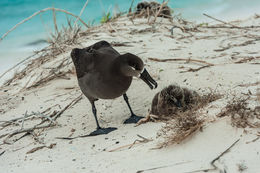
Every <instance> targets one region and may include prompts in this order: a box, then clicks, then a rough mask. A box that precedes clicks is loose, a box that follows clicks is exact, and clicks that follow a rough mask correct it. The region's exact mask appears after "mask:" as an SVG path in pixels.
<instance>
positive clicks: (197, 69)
mask: <svg viewBox="0 0 260 173" xmlns="http://www.w3.org/2000/svg"><path fill="white" fill-rule="evenodd" d="M211 66H212V65H205V66H202V67H199V68H189V69H188V70H186V71H181V72H180V73H186V72H197V71H199V70H201V69H204V68H208V67H211Z"/></svg>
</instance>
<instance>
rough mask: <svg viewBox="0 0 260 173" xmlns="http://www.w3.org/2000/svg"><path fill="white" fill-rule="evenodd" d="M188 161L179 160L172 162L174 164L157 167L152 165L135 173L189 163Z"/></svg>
mask: <svg viewBox="0 0 260 173" xmlns="http://www.w3.org/2000/svg"><path fill="white" fill-rule="evenodd" d="M189 162H190V161H187V162H179V163H174V164H170V165H164V166H158V167H154V168H149V169H143V170H139V171H137V172H136V173H142V172H146V171H149V172H150V171H153V170H157V169H162V168H167V167H172V166H176V165H182V164H185V163H189Z"/></svg>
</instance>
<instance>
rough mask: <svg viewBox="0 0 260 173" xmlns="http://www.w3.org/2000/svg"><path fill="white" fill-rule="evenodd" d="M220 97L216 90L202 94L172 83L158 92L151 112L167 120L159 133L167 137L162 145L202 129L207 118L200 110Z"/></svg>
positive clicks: (159, 118)
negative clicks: (200, 114)
mask: <svg viewBox="0 0 260 173" xmlns="http://www.w3.org/2000/svg"><path fill="white" fill-rule="evenodd" d="M219 98H221V95H220V94H217V93H215V92H210V93H208V94H204V95H200V94H199V93H197V92H196V91H193V90H190V89H187V88H182V87H179V86H177V85H170V86H168V87H166V88H164V89H163V90H162V91H160V92H159V93H157V94H156V95H155V97H154V99H153V102H152V108H151V111H150V114H152V115H156V117H157V118H158V120H160V121H164V122H166V126H164V127H163V128H162V129H161V131H160V132H159V133H158V135H159V136H163V137H164V138H165V141H164V142H163V143H161V144H160V145H161V147H164V146H168V145H171V144H174V143H180V142H182V141H183V140H185V139H186V138H188V137H189V136H191V135H192V134H194V132H196V131H198V130H199V129H201V127H202V126H203V123H204V121H205V120H204V119H203V118H202V117H200V116H199V110H200V109H201V108H203V107H205V106H206V105H208V104H209V103H210V102H213V101H215V100H217V99H219Z"/></svg>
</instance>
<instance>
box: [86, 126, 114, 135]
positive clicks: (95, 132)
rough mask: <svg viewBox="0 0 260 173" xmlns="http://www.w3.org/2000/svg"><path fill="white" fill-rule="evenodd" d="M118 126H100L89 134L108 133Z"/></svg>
mask: <svg viewBox="0 0 260 173" xmlns="http://www.w3.org/2000/svg"><path fill="white" fill-rule="evenodd" d="M116 129H117V128H115V127H108V128H98V129H97V130H95V131H93V132H91V133H90V134H89V135H87V136H97V135H106V134H108V133H110V132H112V131H114V130H116Z"/></svg>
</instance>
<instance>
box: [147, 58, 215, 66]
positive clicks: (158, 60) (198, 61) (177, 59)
mask: <svg viewBox="0 0 260 173" xmlns="http://www.w3.org/2000/svg"><path fill="white" fill-rule="evenodd" d="M148 59H149V60H151V61H157V62H167V61H185V62H186V63H189V62H196V63H202V64H207V65H209V66H213V65H214V64H212V63H208V62H206V61H202V60H197V59H190V58H188V59H181V58H174V59H158V58H148Z"/></svg>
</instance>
